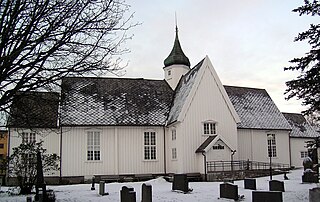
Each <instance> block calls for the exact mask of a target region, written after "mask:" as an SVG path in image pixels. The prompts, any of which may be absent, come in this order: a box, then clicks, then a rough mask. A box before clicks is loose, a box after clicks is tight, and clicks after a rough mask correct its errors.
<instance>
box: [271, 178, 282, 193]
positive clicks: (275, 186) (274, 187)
mask: <svg viewBox="0 0 320 202" xmlns="http://www.w3.org/2000/svg"><path fill="white" fill-rule="evenodd" d="M269 191H282V192H284V182H282V181H278V180H271V181H269Z"/></svg>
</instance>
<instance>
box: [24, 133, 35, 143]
mask: <svg viewBox="0 0 320 202" xmlns="http://www.w3.org/2000/svg"><path fill="white" fill-rule="evenodd" d="M21 138H22V144H28V143H29V144H30V143H35V142H37V137H36V133H35V132H22V133H21Z"/></svg>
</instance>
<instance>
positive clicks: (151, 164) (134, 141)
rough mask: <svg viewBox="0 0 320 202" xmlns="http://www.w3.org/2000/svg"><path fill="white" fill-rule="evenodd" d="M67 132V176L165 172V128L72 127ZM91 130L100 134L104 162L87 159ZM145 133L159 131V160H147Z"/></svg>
mask: <svg viewBox="0 0 320 202" xmlns="http://www.w3.org/2000/svg"><path fill="white" fill-rule="evenodd" d="M63 131H64V132H63V135H62V153H63V157H64V158H63V159H62V175H63V176H83V175H84V176H85V177H88V178H89V177H90V176H92V175H121V174H139V173H163V172H164V157H163V156H164V148H163V145H164V144H163V143H164V142H163V139H164V137H163V127H111V126H110V127H72V128H64V129H63ZM87 131H100V152H101V160H100V161H88V160H87ZM144 131H155V132H156V143H157V160H153V161H145V160H144V156H143V148H144V147H143V145H144V142H143V135H144Z"/></svg>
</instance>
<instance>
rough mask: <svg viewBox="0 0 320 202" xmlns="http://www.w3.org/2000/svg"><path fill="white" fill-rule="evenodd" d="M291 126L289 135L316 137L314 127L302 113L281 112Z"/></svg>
mask: <svg viewBox="0 0 320 202" xmlns="http://www.w3.org/2000/svg"><path fill="white" fill-rule="evenodd" d="M282 114H283V115H284V117H285V118H286V119H287V120H288V122H289V124H290V125H291V127H292V131H291V133H290V137H311V138H313V137H317V136H319V135H320V134H318V133H317V132H316V131H315V130H314V128H313V127H312V126H311V125H310V124H309V123H308V122H307V120H306V119H305V118H304V117H303V115H302V114H296V113H282Z"/></svg>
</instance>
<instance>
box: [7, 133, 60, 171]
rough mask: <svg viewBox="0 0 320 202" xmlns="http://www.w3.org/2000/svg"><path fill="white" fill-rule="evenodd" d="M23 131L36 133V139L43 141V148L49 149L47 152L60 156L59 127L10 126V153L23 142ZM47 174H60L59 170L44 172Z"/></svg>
mask: <svg viewBox="0 0 320 202" xmlns="http://www.w3.org/2000/svg"><path fill="white" fill-rule="evenodd" d="M23 132H26V133H30V132H32V133H35V134H36V141H37V142H39V141H41V140H42V141H43V148H45V149H46V150H47V151H46V153H47V154H53V153H55V154H57V155H58V156H60V147H59V145H60V131H59V130H58V129H32V130H30V129H24V128H10V130H9V134H10V137H9V141H10V142H9V145H10V148H9V154H8V155H11V154H12V153H13V148H15V147H18V146H19V145H20V144H21V143H22V136H21V134H22V133H23ZM59 163H60V162H59ZM44 175H45V176H49V175H50V176H59V171H55V172H50V173H44Z"/></svg>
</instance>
